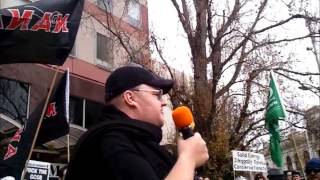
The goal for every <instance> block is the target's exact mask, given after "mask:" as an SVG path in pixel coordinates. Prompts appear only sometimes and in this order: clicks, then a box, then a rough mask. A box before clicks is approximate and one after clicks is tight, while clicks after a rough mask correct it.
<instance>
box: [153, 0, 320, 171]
mask: <svg viewBox="0 0 320 180" xmlns="http://www.w3.org/2000/svg"><path fill="white" fill-rule="evenodd" d="M171 2H172V5H173V6H174V7H175V9H176V12H177V15H178V18H179V20H180V23H181V25H182V27H183V30H184V32H185V34H186V38H187V40H188V44H189V46H190V50H191V60H192V66H193V78H194V79H193V82H192V86H191V88H192V90H193V91H192V94H191V96H189V97H191V100H190V101H188V102H187V103H188V105H189V106H190V107H192V109H193V112H194V116H195V121H196V125H197V126H196V127H197V129H198V130H199V131H200V132H201V133H202V135H203V136H204V137H205V139H206V140H207V142H208V146H209V149H210V157H211V159H210V162H209V165H208V167H207V173H208V175H210V176H222V175H225V174H226V173H228V171H230V168H227V167H230V163H229V162H230V150H232V149H242V150H244V149H247V148H248V147H249V146H251V145H252V143H253V142H254V141H255V140H256V139H257V138H258V137H260V136H262V135H265V134H267V132H266V131H265V130H264V123H263V121H264V118H263V111H264V107H265V105H266V100H267V99H266V95H267V90H268V86H267V84H268V83H267V82H268V71H270V70H272V69H273V70H274V71H275V72H276V73H277V74H278V75H279V76H282V77H283V78H287V79H288V80H291V81H294V82H295V83H297V84H300V85H301V86H303V85H304V86H310V87H313V88H314V89H313V91H314V92H315V93H316V89H318V88H319V87H316V86H315V85H314V83H312V82H310V81H309V82H308V81H302V80H301V79H300V78H299V77H298V76H304V77H311V76H314V77H316V76H319V73H311V72H297V71H294V70H292V63H293V62H294V60H295V59H294V57H293V56H290V55H289V56H288V57H282V55H281V48H282V47H284V46H286V45H287V44H288V43H291V42H293V41H297V40H301V39H305V38H309V37H317V38H318V36H319V32H317V31H309V33H307V34H297V35H296V36H294V37H289V36H275V35H273V33H274V32H275V31H276V30H278V29H280V28H281V27H283V26H285V25H286V24H288V23H291V22H294V21H296V20H299V19H304V20H306V21H308V22H315V23H318V22H319V17H314V16H309V15H308V14H305V13H304V14H302V13H297V14H288V16H287V17H282V19H277V20H275V21H272V20H270V19H269V16H268V15H270V13H272V12H270V8H269V7H268V6H269V4H270V3H275V2H274V1H271V2H269V1H268V0H261V1H251V0H244V1H240V0H234V1H226V2H221V1H219V3H218V2H215V1H212V0H197V1H186V0H181V1H177V0H171ZM222 4H223V5H222ZM270 6H271V5H270ZM268 13H269V14H268ZM156 45H157V44H156ZM163 60H164V59H163ZM164 61H165V60H164ZM279 83H280V84H281V83H282V82H281V81H280V82H279ZM175 93H176V92H175ZM186 96H188V95H186ZM176 97H178V98H176ZM179 97H180V96H173V97H172V98H173V101H181V98H179ZM183 103H186V102H183ZM287 109H288V111H291V112H296V113H292V114H291V116H294V115H299V114H303V110H301V109H299V108H297V107H293V106H292V107H291V106H290V105H288V107H287ZM293 124H297V122H293ZM221 167H223V168H221Z"/></svg>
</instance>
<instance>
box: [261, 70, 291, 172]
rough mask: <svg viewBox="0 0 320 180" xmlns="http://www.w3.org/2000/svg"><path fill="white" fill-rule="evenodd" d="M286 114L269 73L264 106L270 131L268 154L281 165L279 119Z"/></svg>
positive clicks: (274, 82)
mask: <svg viewBox="0 0 320 180" xmlns="http://www.w3.org/2000/svg"><path fill="white" fill-rule="evenodd" d="M285 116H286V114H285V109H284V107H283V104H282V102H281V97H280V94H279V91H278V88H277V84H276V81H275V80H274V78H273V74H272V72H271V73H270V84H269V96H268V104H267V107H266V114H265V117H266V128H267V129H268V131H269V133H270V148H269V149H270V154H271V159H272V161H273V162H274V163H275V164H276V165H277V166H278V167H282V150H281V145H280V132H279V122H278V121H279V120H280V119H284V118H285Z"/></svg>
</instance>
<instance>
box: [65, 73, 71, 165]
mask: <svg viewBox="0 0 320 180" xmlns="http://www.w3.org/2000/svg"><path fill="white" fill-rule="evenodd" d="M66 88H67V90H68V92H67V93H66V96H68V97H66V99H67V102H66V104H67V105H66V107H67V110H66V117H67V122H68V125H69V129H70V117H69V100H70V72H69V68H67V85H66ZM67 161H68V164H69V162H70V130H69V133H68V134H67Z"/></svg>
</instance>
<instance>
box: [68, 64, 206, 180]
mask: <svg viewBox="0 0 320 180" xmlns="http://www.w3.org/2000/svg"><path fill="white" fill-rule="evenodd" d="M172 86H173V81H172V80H168V79H162V78H160V77H158V76H156V75H154V74H152V73H150V72H149V71H147V70H145V69H143V68H141V67H134V66H125V67H121V68H119V69H117V70H115V71H114V72H113V73H112V74H111V75H110V76H109V78H108V79H107V81H106V85H105V93H106V103H107V105H106V107H105V109H104V117H103V118H102V121H101V123H100V124H99V125H97V126H95V127H93V128H92V129H90V130H88V131H87V132H86V133H85V134H84V135H83V136H82V137H81V138H80V140H79V141H78V144H77V147H76V149H75V151H74V153H73V156H72V160H71V162H70V164H69V168H68V171H67V175H66V180H81V179H83V180H87V179H112V180H129V179H130V180H160V179H166V180H178V179H179V180H193V179H194V176H195V169H196V168H197V167H199V166H201V165H203V164H204V163H205V162H206V161H207V160H208V158H209V155H208V151H207V147H206V144H205V142H204V140H203V139H202V138H201V136H200V134H198V133H195V134H194V136H192V137H190V138H188V139H186V140H183V139H182V138H179V139H178V142H177V144H178V151H177V152H178V157H177V158H175V157H172V155H171V154H170V153H169V152H168V151H167V150H165V149H164V148H162V147H161V146H160V145H159V143H160V141H161V139H162V132H161V127H162V126H163V124H164V115H163V107H164V106H165V105H166V103H165V102H164V100H163V99H162V95H163V94H166V93H168V91H169V90H170V89H171V88H172Z"/></svg>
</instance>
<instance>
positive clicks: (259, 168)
mask: <svg viewBox="0 0 320 180" xmlns="http://www.w3.org/2000/svg"><path fill="white" fill-rule="evenodd" d="M232 157H233V170H234V171H254V172H267V165H266V161H265V159H264V156H263V154H258V153H253V152H248V151H232Z"/></svg>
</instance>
